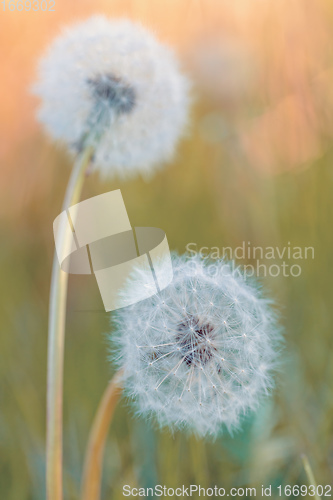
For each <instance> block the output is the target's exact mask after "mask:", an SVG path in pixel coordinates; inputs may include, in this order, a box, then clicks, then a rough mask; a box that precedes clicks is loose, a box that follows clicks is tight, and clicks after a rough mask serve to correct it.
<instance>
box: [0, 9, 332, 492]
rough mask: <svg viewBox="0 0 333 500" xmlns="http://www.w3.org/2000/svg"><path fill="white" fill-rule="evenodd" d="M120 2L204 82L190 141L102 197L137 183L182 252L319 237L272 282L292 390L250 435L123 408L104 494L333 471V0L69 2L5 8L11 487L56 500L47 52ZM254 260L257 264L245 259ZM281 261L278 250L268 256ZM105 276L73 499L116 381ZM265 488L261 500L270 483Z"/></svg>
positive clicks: (72, 334) (143, 204)
mask: <svg viewBox="0 0 333 500" xmlns="http://www.w3.org/2000/svg"><path fill="white" fill-rule="evenodd" d="M96 12H102V13H105V14H109V15H111V16H115V17H119V16H126V17H130V18H132V19H137V20H140V21H142V22H143V23H144V24H145V25H147V26H148V27H151V28H152V29H153V30H154V31H155V33H156V34H157V36H158V37H159V38H160V39H161V40H163V41H165V42H166V43H169V44H170V45H172V46H173V47H174V48H175V50H176V51H177V52H178V53H179V56H180V58H181V60H182V64H183V66H184V68H185V70H186V71H187V73H188V74H189V76H190V78H191V79H192V81H193V84H194V85H193V100H194V104H193V108H192V116H191V123H190V127H189V130H188V134H187V137H186V138H185V140H183V141H182V143H181V145H180V148H179V150H178V152H177V155H176V157H175V160H174V161H173V163H172V164H170V165H168V166H166V168H164V169H163V170H162V171H161V172H160V173H157V175H156V176H155V177H154V178H153V179H151V181H149V182H145V181H143V180H140V179H135V180H131V181H128V182H119V181H118V180H117V179H114V180H113V181H109V182H101V181H100V180H99V179H98V176H97V175H96V174H93V175H91V176H90V177H88V178H87V180H86V183H85V188H84V194H83V197H84V198H88V197H91V196H94V195H97V194H99V193H102V192H107V191H109V190H112V189H117V188H121V190H122V193H123V197H124V200H125V203H126V207H127V210H128V214H129V217H130V220H131V223H132V225H133V226H135V225H138V226H156V227H160V228H163V229H164V231H165V232H166V234H167V236H168V241H169V245H170V247H171V249H173V250H178V251H179V252H181V253H183V252H185V247H186V245H187V244H188V243H189V242H195V243H196V244H197V245H198V247H200V246H206V247H212V246H214V247H219V248H222V247H234V248H235V247H237V246H238V245H241V244H242V242H243V241H246V242H247V241H249V242H251V245H252V246H264V247H266V246H278V247H280V248H283V247H284V246H287V245H288V242H290V245H291V246H299V247H314V249H315V254H314V256H315V258H314V259H307V260H302V261H296V260H291V261H288V260H287V262H288V263H289V264H294V263H296V264H300V265H301V267H302V273H301V275H300V276H299V277H297V278H295V277H283V276H279V277H276V278H272V277H266V278H262V279H261V282H262V284H263V286H264V288H265V289H266V290H267V291H268V292H269V294H270V295H271V296H272V297H273V298H274V299H275V300H276V302H277V304H278V309H279V311H280V314H281V323H282V325H283V327H284V329H285V338H286V346H285V350H284V352H283V355H282V360H283V364H282V367H281V370H280V372H279V373H278V376H277V378H276V389H275V390H274V392H273V395H272V397H270V398H268V399H266V401H265V402H264V404H263V405H262V406H261V408H260V410H259V411H258V412H257V413H256V414H254V415H249V416H248V418H247V419H246V420H245V421H244V425H243V427H242V429H241V431H240V432H238V433H236V434H234V436H232V437H230V436H229V435H227V434H224V435H222V436H221V437H220V438H218V439H217V440H216V441H215V442H212V441H209V440H208V441H207V440H197V439H196V438H194V437H191V438H188V437H186V436H184V435H183V434H181V433H176V434H175V435H174V436H171V435H170V433H169V432H168V431H163V432H161V431H159V430H158V429H156V427H155V426H154V423H153V422H145V421H144V420H139V419H136V418H134V417H133V414H132V411H131V409H130V407H129V406H128V404H127V403H126V401H124V400H122V401H121V404H120V405H119V407H118V409H117V411H116V415H115V418H114V421H113V423H112V427H111V429H110V434H109V439H108V443H107V447H106V453H105V467H104V477H103V491H102V499H103V500H104V499H105V500H106V499H111V498H112V499H114V500H118V499H121V498H123V496H122V486H123V485H124V484H130V485H132V486H144V487H149V486H153V485H155V484H166V485H167V486H169V487H176V486H179V485H182V484H191V483H196V484H200V485H201V486H204V487H208V486H214V485H215V484H216V485H219V486H223V487H225V488H226V489H228V488H231V487H238V486H243V487H246V486H254V487H257V488H258V489H259V488H260V487H261V485H262V484H264V485H266V486H267V485H269V484H271V485H272V486H273V492H274V493H273V495H272V497H273V498H275V497H276V489H275V488H276V486H277V485H279V484H281V485H286V484H291V485H293V484H306V483H307V478H306V475H305V473H304V469H303V466H302V461H301V458H300V457H301V454H302V453H305V454H306V455H307V457H308V459H309V461H310V463H311V465H312V469H313V472H314V474H315V477H316V480H317V483H318V484H329V483H331V484H332V479H333V359H332V356H333V350H332V299H333V293H332V283H333V266H332V251H333V232H332V220H333V209H332V206H333V204H332V192H333V149H332V142H333V141H332V139H333V36H332V34H333V4H332V2H331V1H330V0H265V1H264V0H239V1H238V0H237V1H230V0H228V1H223V0H201V1H200V0H108V1H106V0H105V1H100V0H98V1H96V2H95V1H94V2H93V1H92V0H91V1H87V0H80V1H78V0H71V2H65V0H56V1H55V12H32V11H31V12H17V11H14V12H8V11H6V12H3V11H1V6H0V60H1V78H0V109H1V116H0V165H1V166H0V225H1V227H0V229H1V243H0V267H1V280H0V325H1V330H0V331H1V338H0V377H1V388H0V400H1V406H0V492H1V493H0V496H1V498H2V499H5V500H42V499H44V498H45V480H44V476H45V452H44V450H45V394H46V354H47V314H48V293H49V285H50V273H51V264H52V256H53V249H54V243H53V234H52V223H53V219H54V218H55V217H56V216H57V215H58V213H59V211H60V208H61V204H62V199H63V195H64V191H65V186H66V182H67V179H68V176H69V172H70V168H71V164H70V159H69V158H68V156H67V154H66V153H65V152H64V151H63V150H62V149H61V148H60V147H58V146H57V145H54V144H52V143H51V142H50V141H49V140H48V139H47V138H46V137H45V135H44V133H43V131H42V130H41V129H40V127H39V126H38V124H37V123H36V121H35V118H34V110H35V108H36V105H37V101H36V99H35V98H34V97H32V96H31V95H30V94H29V86H31V84H32V82H33V80H34V77H35V70H36V61H37V59H38V57H39V55H40V54H41V52H43V50H44V48H45V46H46V45H47V43H49V42H50V41H51V40H52V39H53V37H54V36H55V35H56V34H57V33H58V32H59V28H60V27H61V25H62V24H65V23H70V22H71V21H74V20H78V19H85V18H86V17H88V16H89V15H91V14H93V13H96ZM239 263H241V264H246V263H251V261H242V262H239ZM273 263H277V264H281V262H280V261H276V262H274V261H269V262H268V264H269V265H271V264H273ZM110 331H111V328H110V314H108V313H105V312H104V311H103V307H102V303H101V299H100V297H99V292H98V289H97V286H96V283H94V281H93V278H87V277H82V276H81V277H80V276H71V278H70V289H69V301H68V317H67V336H66V353H65V404H64V431H65V443H64V461H65V473H64V482H65V494H66V495H65V498H66V499H68V500H75V499H78V495H79V484H80V477H81V470H82V462H83V454H84V450H85V446H86V441H87V434H88V430H89V427H90V424H91V422H92V418H93V415H94V412H95V409H96V406H97V404H98V401H99V399H100V397H101V394H102V393H103V390H104V388H105V386H106V384H107V382H108V380H109V379H110V377H111V375H112V367H111V365H110V364H109V363H108V361H107V342H106V333H110ZM257 497H259V498H260V494H259V493H258V495H257Z"/></svg>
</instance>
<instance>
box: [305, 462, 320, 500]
mask: <svg viewBox="0 0 333 500" xmlns="http://www.w3.org/2000/svg"><path fill="white" fill-rule="evenodd" d="M301 458H302V462H303V467H304V470H305V473H306V475H307V478H308V481H309V485H310V486H311V485H312V486H314V488H315V494H314V498H315V499H316V500H320V499H321V497H320V496H319V495H318V493H317V483H316V480H315V477H314V474H313V471H312V468H311V465H310V462H309V459H308V457H307V456H306V455H302V457H301Z"/></svg>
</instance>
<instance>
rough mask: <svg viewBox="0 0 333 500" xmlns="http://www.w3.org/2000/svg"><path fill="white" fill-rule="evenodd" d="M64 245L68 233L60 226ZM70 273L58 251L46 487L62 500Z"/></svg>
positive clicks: (80, 178)
mask: <svg viewBox="0 0 333 500" xmlns="http://www.w3.org/2000/svg"><path fill="white" fill-rule="evenodd" d="M92 154H93V148H92V147H90V146H89V147H87V148H86V149H85V150H84V151H83V153H82V154H81V155H80V156H79V157H78V158H77V160H76V162H75V164H74V167H73V169H72V172H71V176H70V179H69V182H68V186H67V190H66V194H65V199H64V202H63V207H62V208H63V210H66V209H67V208H68V207H69V206H71V205H74V204H75V203H77V202H78V201H79V199H80V195H81V191H82V187H83V182H84V174H85V171H86V169H87V167H88V165H89V163H90V160H91V158H92ZM61 232H62V233H63V234H58V235H57V236H58V237H59V239H60V241H61V242H62V245H63V246H64V247H65V245H66V244H67V243H68V242H67V241H66V239H67V237H66V234H67V232H66V231H65V230H64V228H60V233H61ZM67 283H68V274H67V273H65V272H64V271H62V270H61V268H60V265H59V262H58V258H57V255H56V253H54V258H53V268H52V278H51V290H50V305H49V329H48V369H47V417H46V422H47V423H46V490H47V499H48V500H62V498H63V490H62V406H63V364H64V343H65V342H64V341H65V320H66V300H67Z"/></svg>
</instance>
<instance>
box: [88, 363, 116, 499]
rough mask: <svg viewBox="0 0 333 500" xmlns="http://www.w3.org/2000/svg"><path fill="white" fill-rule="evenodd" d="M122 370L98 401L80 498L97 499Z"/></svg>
mask: <svg viewBox="0 0 333 500" xmlns="http://www.w3.org/2000/svg"><path fill="white" fill-rule="evenodd" d="M122 375H123V373H122V370H120V371H118V372H117V373H116V375H115V376H114V377H113V378H112V379H111V381H110V382H109V384H108V386H107V388H106V389H105V392H104V394H103V396H102V399H101V401H100V403H99V406H98V409H97V412H96V415H95V418H94V421H93V424H92V427H91V431H90V435H89V439H88V445H87V450H86V455H85V460H84V469H83V476H82V488H81V500H98V499H99V497H100V491H101V479H102V466H103V452H104V446H105V441H106V438H107V434H108V430H109V427H110V422H111V419H112V416H113V413H114V410H115V407H116V405H117V402H118V400H119V397H120V394H121V379H122Z"/></svg>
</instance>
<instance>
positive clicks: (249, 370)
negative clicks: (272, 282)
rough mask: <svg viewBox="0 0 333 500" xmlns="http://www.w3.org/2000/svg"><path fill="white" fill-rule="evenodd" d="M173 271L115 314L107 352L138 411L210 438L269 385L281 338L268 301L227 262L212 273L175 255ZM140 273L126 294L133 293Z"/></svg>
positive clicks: (233, 424) (202, 263)
mask: <svg viewBox="0 0 333 500" xmlns="http://www.w3.org/2000/svg"><path fill="white" fill-rule="evenodd" d="M161 268H163V266H162V267H161ZM173 268H174V279H173V281H172V283H171V284H170V285H169V286H168V287H167V288H166V289H164V290H163V291H162V292H160V293H159V294H158V295H155V296H153V297H151V298H149V299H146V300H144V301H141V302H138V303H136V304H134V305H132V306H130V307H128V308H124V309H120V310H119V311H117V312H116V313H115V316H114V318H113V322H114V323H115V326H116V331H115V332H113V333H112V336H111V345H112V349H113V351H114V352H116V356H115V357H116V359H117V360H118V364H119V366H120V367H122V368H124V370H125V390H126V392H127V394H128V396H129V397H130V398H131V399H132V400H133V404H134V405H135V407H136V410H137V412H138V413H140V414H142V415H144V416H150V415H154V416H155V418H156V419H157V422H158V423H159V424H160V426H162V427H163V426H169V427H171V428H172V429H183V428H184V429H186V430H188V431H189V432H193V433H195V434H197V435H199V436H204V435H212V436H216V435H217V434H218V433H219V432H220V431H221V430H222V429H223V427H224V428H226V429H227V430H229V431H232V430H233V429H235V428H237V427H239V425H240V422H241V419H242V416H243V415H244V414H246V413H248V412H249V411H251V410H254V409H255V408H256V407H257V406H258V404H259V402H260V400H261V396H263V395H264V394H267V393H268V392H269V391H270V389H271V388H272V386H273V379H272V372H273V370H274V368H275V366H276V359H277V353H278V350H279V345H280V342H281V333H280V330H279V328H278V326H277V322H276V318H275V315H274V312H273V310H272V307H271V304H270V302H269V301H267V300H266V299H264V298H263V297H262V296H261V294H260V292H259V291H258V288H257V287H256V286H255V285H254V284H249V283H247V282H246V281H245V278H244V277H243V276H242V275H241V274H240V272H239V270H238V269H233V267H232V265H231V264H230V263H227V262H225V261H223V260H221V261H219V262H217V263H216V262H214V273H212V272H211V267H210V263H209V261H208V260H207V259H202V258H201V257H199V256H194V257H186V256H182V257H179V256H177V255H173ZM144 273H145V270H144V269H138V270H137V271H136V273H134V274H133V275H132V276H131V278H130V280H129V282H128V287H127V291H130V293H132V294H134V295H135V293H139V290H138V287H139V285H138V283H142V278H143V275H144ZM138 278H139V279H138ZM194 290H196V292H194ZM125 292H126V291H125ZM235 298H237V300H235ZM162 303H164V307H163V308H162V307H158V305H160V304H162ZM211 303H213V304H214V307H211ZM138 318H140V319H141V321H142V322H141V326H138ZM165 326H167V328H165ZM137 346H138V348H137ZM155 389H156V390H155Z"/></svg>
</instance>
